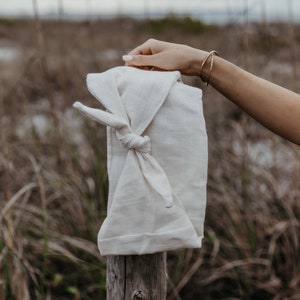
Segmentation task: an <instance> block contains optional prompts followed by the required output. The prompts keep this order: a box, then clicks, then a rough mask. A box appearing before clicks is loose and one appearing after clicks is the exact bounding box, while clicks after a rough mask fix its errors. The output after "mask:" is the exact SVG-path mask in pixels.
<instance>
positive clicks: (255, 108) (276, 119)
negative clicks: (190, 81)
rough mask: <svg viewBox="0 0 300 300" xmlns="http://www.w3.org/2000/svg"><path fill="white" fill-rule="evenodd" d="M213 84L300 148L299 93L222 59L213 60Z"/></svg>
mask: <svg viewBox="0 0 300 300" xmlns="http://www.w3.org/2000/svg"><path fill="white" fill-rule="evenodd" d="M206 72H207V70H206ZM210 85H212V86H213V87H214V88H215V89H217V90H218V91H219V92H220V93H222V94H223V95H224V96H226V97H227V98H228V99H229V100H231V101H232V102H234V103H235V104H237V105H238V106H239V107H240V108H241V109H243V110H244V111H246V112H247V113H248V114H249V115H251V116H252V117H253V118H254V119H255V120H257V121H258V122H260V123H261V124H263V125H264V126H265V127H267V128H268V129H270V130H271V131H273V132H275V133H277V134H279V135H281V136H282V137H284V138H286V139H288V140H290V141H292V142H294V143H296V144H298V145H300V96H299V95H298V94H296V93H293V92H291V91H289V90H287V89H285V88H283V87H280V86H278V85H276V84H273V83H271V82H269V81H267V80H264V79H262V78H259V77H257V76H255V75H253V74H250V73H248V72H247V71H245V70H243V69H241V68H239V67H237V66H235V65H233V64H231V63H230V62H228V61H226V60H224V59H222V58H220V57H214V65H213V70H212V73H211V77H210Z"/></svg>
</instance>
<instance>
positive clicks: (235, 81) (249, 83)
mask: <svg viewBox="0 0 300 300" xmlns="http://www.w3.org/2000/svg"><path fill="white" fill-rule="evenodd" d="M207 54H208V53H207V52H205V51H202V50H198V49H195V48H192V47H188V46H185V45H178V44H171V43H166V42H160V41H157V40H148V41H147V42H146V43H144V44H143V45H141V46H139V47H137V48H135V49H134V50H133V51H131V52H130V53H129V56H125V59H124V60H125V61H126V64H127V65H131V66H139V67H143V68H151V67H153V66H154V67H155V68H157V69H161V70H179V71H180V72H181V73H183V74H186V75H196V76H199V75H200V69H201V64H202V62H203V60H204V58H205V57H206V56H207ZM207 73H208V67H206V68H205V69H204V76H208V74H207ZM210 85H212V86H213V87H214V88H215V89H217V90H218V91H219V92H220V93H222V94H223V95H224V96H226V97H227V98H228V99H229V100H231V101H232V102H234V103H235V104H237V105H238V106H239V107H240V108H241V109H243V110H244V111H246V112H247V113H248V114H249V115H251V116H252V117H253V118H254V119H256V120H257V121H258V122H260V123H261V124H263V125H264V126H265V127H267V128H268V129H270V130H271V131H273V132H275V133H277V134H278V135H280V136H282V137H284V138H286V139H288V140H290V141H292V142H294V143H296V144H298V145H300V95H298V94H296V93H293V92H291V91H289V90H287V89H285V88H283V87H280V86H278V85H276V84H273V83H271V82H269V81H267V80H264V79H262V78H259V77H257V76H255V75H253V74H251V73H249V72H247V71H245V70H243V69H241V68H239V67H237V66H236V65H234V64H232V63H230V62H228V61H226V60H225V59H222V58H220V57H214V65H213V70H212V73H211V77H210Z"/></svg>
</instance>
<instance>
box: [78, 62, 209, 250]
mask: <svg viewBox="0 0 300 300" xmlns="http://www.w3.org/2000/svg"><path fill="white" fill-rule="evenodd" d="M87 86H88V89H89V91H90V92H91V93H92V94H93V95H94V96H95V97H96V98H97V100H98V101H99V102H100V103H101V104H102V105H103V106H104V107H105V109H106V111H103V110H99V109H92V108H89V107H87V106H85V105H83V104H81V103H80V102H76V103H74V107H76V108H77V109H79V110H80V111H81V112H82V113H83V114H85V115H87V116H89V117H91V118H93V119H94V120H96V121H98V122H100V123H101V124H103V125H105V126H107V150H108V153H107V166H108V176H109V196H108V210H107V217H106V219H105V220H104V222H103V224H102V226H101V228H100V231H99V233H98V246H99V250H100V253H101V255H132V254H146V253H155V252H161V251H168V250H175V249H179V248H199V247H201V240H202V238H203V224H204V217H205V208H206V181H207V135H206V128H205V121H204V117H203V110H202V91H201V90H200V89H197V88H194V87H191V86H188V85H185V84H183V83H182V81H181V76H180V73H179V72H177V71H175V72H159V71H144V70H140V69H136V68H132V67H117V68H113V69H110V70H108V71H106V72H103V73H99V74H88V76H87Z"/></svg>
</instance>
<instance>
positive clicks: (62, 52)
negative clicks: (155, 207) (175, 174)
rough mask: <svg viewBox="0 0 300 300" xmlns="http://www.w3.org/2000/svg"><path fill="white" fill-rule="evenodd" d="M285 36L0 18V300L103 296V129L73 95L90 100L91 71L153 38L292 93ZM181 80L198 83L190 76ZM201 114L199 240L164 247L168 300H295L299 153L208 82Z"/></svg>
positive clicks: (274, 29)
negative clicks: (203, 194)
mask: <svg viewBox="0 0 300 300" xmlns="http://www.w3.org/2000/svg"><path fill="white" fill-rule="evenodd" d="M294 26H295V30H294V31H293V32H294V37H293V43H294V45H295V47H294V48H293V49H295V55H297V57H299V50H298V49H299V38H300V36H299V35H298V32H300V31H299V26H296V25H294ZM107 28H109V29H110V30H109V31H108V30H107ZM287 28H288V27H287V26H286V25H285V24H264V25H263V26H262V25H261V24H249V23H247V25H246V26H245V25H243V24H242V25H237V24H231V25H227V26H223V27H215V26H206V25H205V24H202V23H200V22H194V21H191V20H188V19H186V20H178V19H172V18H171V19H166V20H163V21H161V20H159V21H156V22H155V21H151V20H147V21H145V22H142V21H134V20H129V19H125V18H121V19H118V20H102V21H101V20H98V21H89V22H67V21H64V20H63V19H61V20H59V21H58V22H55V21H43V22H42V21H41V20H39V18H38V17H37V14H36V18H35V20H4V19H3V20H0V45H3V46H12V47H16V48H17V49H18V50H19V51H20V52H19V56H18V57H17V58H15V59H14V60H13V61H1V62H0V63H1V70H2V71H1V74H0V76H1V92H0V104H1V111H0V116H1V143H0V146H1V155H0V162H1V163H0V166H1V172H0V180H1V185H0V207H1V213H0V232H1V235H0V299H22V300H26V299H105V260H104V259H103V258H102V257H100V256H99V254H98V250H97V247H96V234H97V231H98V229H99V227H100V225H101V222H102V221H103V219H104V217H105V211H106V198H107V189H108V183H107V175H106V152H105V144H106V141H105V129H104V128H102V127H99V126H98V125H97V124H95V123H94V122H90V121H89V120H86V119H83V118H81V117H80V116H79V115H78V114H77V113H76V112H74V111H73V109H72V108H71V104H72V103H73V101H75V100H78V99H83V100H84V101H85V102H89V104H91V105H92V106H96V105H97V103H96V101H95V100H94V99H92V97H91V95H89V94H88V92H87V89H86V86H85V76H86V74H87V73H90V72H101V71H104V70H106V69H108V68H110V67H114V66H116V65H119V64H122V62H121V59H120V57H121V54H123V53H126V52H127V51H128V50H129V49H131V48H133V47H134V46H136V45H137V44H138V43H140V42H142V41H144V40H145V39H147V38H148V37H150V36H151V37H156V38H159V39H165V40H169V41H176V42H180V43H186V44H190V45H193V46H195V47H201V48H205V49H218V50H219V52H220V53H221V55H222V56H224V57H226V58H228V59H229V60H231V61H233V62H235V63H237V64H239V65H241V66H243V67H247V68H248V69H249V70H250V71H252V72H255V73H256V74H258V75H261V76H263V77H265V78H268V79H271V80H273V81H275V82H277V83H279V84H282V85H285V86H287V87H291V86H290V78H291V75H292V74H293V66H294V60H293V59H291V55H290V53H291V52H290V40H289V38H290V36H291V35H288V34H287V30H288V29H287ZM245 33H246V34H247V39H246V41H247V42H246V43H245ZM224 41H226V42H224ZM245 57H246V58H247V59H245ZM246 62H247V63H246ZM184 80H185V81H186V82H187V83H188V84H192V85H194V86H198V87H202V86H201V83H200V80H199V79H198V78H184ZM298 88H299V86H298ZM204 110H205V117H206V122H207V131H208V136H209V157H210V158H209V174H208V175H209V177H208V178H209V180H208V207H207V216H206V226H205V228H206V229H205V231H206V232H205V239H204V245H203V248H202V249H201V250H197V251H196V250H194V251H192V250H182V251H178V252H171V253H169V257H168V269H169V293H168V294H169V295H168V298H169V299H184V300H189V299H208V300H209V299H253V300H254V299H255V300H258V299H264V300H265V299H278V300H279V299H294V300H295V299H300V298H299V294H300V289H299V286H300V273H299V272H300V261H299V252H300V251H299V240H300V239H299V238H300V234H299V225H300V221H299V220H300V199H299V198H300V197H299V196H300V195H299V194H300V186H299V185H300V164H299V161H300V152H299V148H298V147H296V146H294V145H292V144H290V143H288V142H286V141H284V140H282V139H281V138H279V137H277V136H275V135H273V134H271V133H269V132H268V131H267V130H266V129H264V128H262V127H261V126H260V125H258V124H256V123H255V122H254V121H253V120H252V119H250V118H247V117H245V115H244V114H243V113H242V112H241V111H240V110H239V109H238V108H236V107H235V106H233V105H232V104H230V103H229V102H228V101H227V100H225V99H224V98H223V97H222V96H220V95H219V94H217V93H216V92H215V91H213V90H212V88H210V87H209V88H207V89H204ZM283 126H284V124H283ZM195 201H196V199H195Z"/></svg>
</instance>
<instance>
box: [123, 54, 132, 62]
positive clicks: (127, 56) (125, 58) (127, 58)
mask: <svg viewBox="0 0 300 300" xmlns="http://www.w3.org/2000/svg"><path fill="white" fill-rule="evenodd" d="M122 59H123V60H124V61H130V60H132V59H133V57H132V55H123V56H122Z"/></svg>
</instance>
